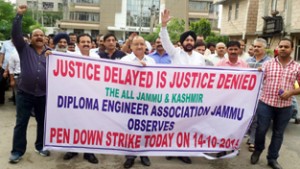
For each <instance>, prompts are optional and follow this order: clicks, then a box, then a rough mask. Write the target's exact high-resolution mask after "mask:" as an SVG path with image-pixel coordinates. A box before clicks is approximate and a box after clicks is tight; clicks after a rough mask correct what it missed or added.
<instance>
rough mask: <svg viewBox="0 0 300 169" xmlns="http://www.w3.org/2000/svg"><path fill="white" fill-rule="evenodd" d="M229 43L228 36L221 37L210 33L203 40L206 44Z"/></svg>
mask: <svg viewBox="0 0 300 169" xmlns="http://www.w3.org/2000/svg"><path fill="white" fill-rule="evenodd" d="M228 41H229V37H228V36H221V35H216V34H215V33H213V32H212V33H211V34H210V35H209V36H207V37H206V38H205V42H206V43H214V44H216V43H219V42H223V43H225V44H226V43H227V42H228Z"/></svg>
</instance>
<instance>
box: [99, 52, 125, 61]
mask: <svg viewBox="0 0 300 169" xmlns="http://www.w3.org/2000/svg"><path fill="white" fill-rule="evenodd" d="M98 55H99V56H100V58H102V59H111V60H120V59H121V58H122V57H123V56H125V55H126V53H124V52H122V51H120V50H116V51H115V52H114V53H113V54H112V55H111V56H110V57H109V56H108V53H106V52H105V51H104V52H103V51H101V52H99V53H98Z"/></svg>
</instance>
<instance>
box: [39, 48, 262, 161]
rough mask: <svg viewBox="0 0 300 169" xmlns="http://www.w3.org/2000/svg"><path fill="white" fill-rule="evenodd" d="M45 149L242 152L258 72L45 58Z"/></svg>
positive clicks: (197, 153)
mask: <svg viewBox="0 0 300 169" xmlns="http://www.w3.org/2000/svg"><path fill="white" fill-rule="evenodd" d="M48 59H49V60H48V73H47V108H46V110H47V111H46V122H45V139H44V145H45V149H48V150H59V151H65V152H68V151H75V152H91V153H101V154H119V155H149V156H167V155H176V156H177V155H178V156H205V154H204V153H208V152H212V153H213V152H220V151H230V150H236V149H238V148H239V146H240V144H241V142H242V139H243V136H244V134H245V132H246V130H247V128H248V126H249V124H250V122H251V119H252V116H253V114H254V112H255V109H256V104H257V100H258V95H259V89H260V84H261V78H262V73H261V72H258V71H257V70H254V69H244V70H243V69H230V68H226V69H225V68H218V67H175V66H161V65H154V66H146V67H142V66H137V65H130V64H127V63H124V62H115V61H110V60H96V59H91V58H87V57H76V56H72V55H70V54H62V53H54V54H53V55H51V56H49V57H48Z"/></svg>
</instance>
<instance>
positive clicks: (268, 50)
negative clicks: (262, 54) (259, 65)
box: [266, 49, 274, 57]
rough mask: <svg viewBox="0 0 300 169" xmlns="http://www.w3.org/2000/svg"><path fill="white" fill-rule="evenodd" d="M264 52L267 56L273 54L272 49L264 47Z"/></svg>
mask: <svg viewBox="0 0 300 169" xmlns="http://www.w3.org/2000/svg"><path fill="white" fill-rule="evenodd" d="M266 54H267V55H268V56H271V57H273V56H274V50H272V49H266Z"/></svg>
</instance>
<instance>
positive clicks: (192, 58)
mask: <svg viewBox="0 0 300 169" xmlns="http://www.w3.org/2000/svg"><path fill="white" fill-rule="evenodd" d="M160 39H161V43H162V45H163V47H164V49H165V50H166V52H167V53H168V54H169V55H170V57H171V60H172V64H176V65H198V66H205V60H204V57H203V55H201V54H200V53H198V52H196V51H194V50H193V51H192V54H191V55H189V54H188V53H187V52H185V51H184V50H183V49H181V48H179V47H178V48H176V47H175V46H174V45H173V44H172V42H171V40H170V38H169V33H168V30H167V28H166V27H162V28H161V31H160Z"/></svg>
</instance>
